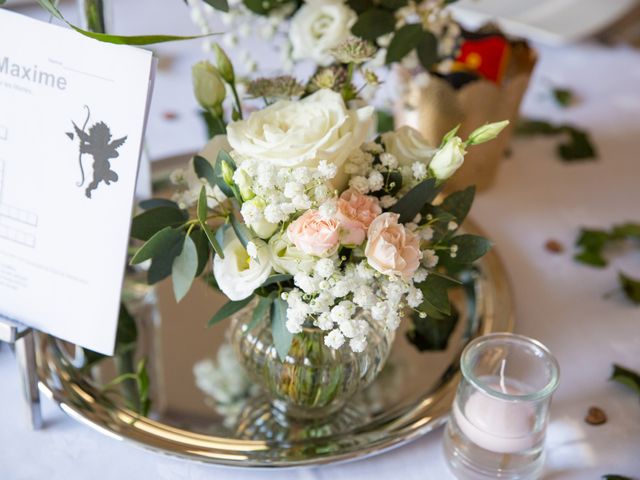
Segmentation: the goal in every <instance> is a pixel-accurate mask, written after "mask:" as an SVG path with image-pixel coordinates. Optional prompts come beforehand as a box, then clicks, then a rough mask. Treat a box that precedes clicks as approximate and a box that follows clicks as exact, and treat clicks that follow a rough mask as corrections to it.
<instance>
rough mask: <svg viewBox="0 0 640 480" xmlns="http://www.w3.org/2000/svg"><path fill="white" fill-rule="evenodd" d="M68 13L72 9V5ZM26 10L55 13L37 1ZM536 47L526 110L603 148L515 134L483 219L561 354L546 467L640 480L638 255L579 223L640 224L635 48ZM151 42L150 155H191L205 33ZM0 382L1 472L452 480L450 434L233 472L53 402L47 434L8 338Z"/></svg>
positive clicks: (126, 14) (531, 317)
mask: <svg viewBox="0 0 640 480" xmlns="http://www.w3.org/2000/svg"><path fill="white" fill-rule="evenodd" d="M9 3H11V0H10V2H9ZM63 8H64V11H65V12H66V13H67V14H68V15H69V18H74V14H75V9H74V5H73V4H63ZM114 8H115V17H116V19H117V22H116V23H117V32H118V33H174V34H188V33H194V32H195V27H193V25H192V24H191V23H190V21H189V16H188V10H187V9H186V7H185V6H184V3H183V2H181V1H179V0H165V1H164V2H157V0H156V1H153V0H136V1H135V2H126V1H124V0H116V1H114ZM19 11H22V12H24V13H27V14H29V15H34V16H38V17H40V18H46V17H45V15H44V14H43V13H42V12H41V11H40V10H39V9H38V8H37V7H34V6H25V7H20V9H19ZM625 28H627V29H629V25H628V23H627V24H626V27H625ZM631 30H633V29H631ZM636 31H637V30H636ZM615 37H616V36H615V34H614V35H612V36H609V38H615ZM536 48H538V50H539V53H540V62H539V64H538V66H537V68H536V71H535V75H534V78H533V81H532V85H531V87H530V89H529V92H528V94H527V97H526V99H525V102H524V104H523V108H522V114H523V115H524V116H527V117H533V118H542V119H546V120H550V121H555V122H570V123H573V124H576V125H578V126H580V127H582V128H585V129H587V130H589V131H590V132H591V136H592V139H593V140H594V142H595V145H596V147H597V150H598V159H597V160H596V161H584V162H576V163H572V164H568V163H563V162H562V161H561V160H560V159H558V158H557V157H556V154H555V145H556V143H557V140H556V139H553V138H545V137H540V138H529V139H524V138H517V139H516V140H515V142H514V143H513V145H512V147H513V149H512V150H513V151H512V155H511V156H510V158H508V159H506V160H505V161H504V164H503V165H502V167H501V170H500V172H499V176H498V179H497V182H496V184H495V186H494V187H493V188H492V189H491V190H490V191H488V192H486V193H482V194H481V195H479V197H478V199H477V203H476V204H475V206H474V210H473V211H472V215H473V217H474V218H475V220H476V221H477V222H478V223H479V224H480V225H482V226H483V228H484V229H485V231H486V232H488V233H489V235H490V237H491V238H492V239H493V240H494V242H495V245H496V249H497V251H498V253H499V254H500V255H501V257H502V259H503V261H504V263H505V265H506V268H507V271H508V273H509V275H510V277H511V280H512V285H513V289H514V292H515V297H516V322H517V323H516V331H517V332H519V333H523V334H525V335H529V336H532V337H534V338H537V339H539V340H541V341H542V342H543V343H545V344H546V345H547V346H548V347H549V348H550V349H551V350H552V352H553V353H554V354H555V355H556V356H557V357H558V360H559V362H560V367H561V384H560V388H559V389H558V391H557V393H556V395H555V397H554V403H553V408H552V414H551V425H550V429H549V435H548V441H547V468H546V474H545V477H544V478H546V479H576V480H578V479H579V480H584V479H597V478H600V476H601V475H604V474H613V473H616V474H621V475H627V476H632V477H633V476H635V477H636V478H640V455H639V453H640V402H639V399H638V396H637V395H636V394H634V393H633V392H631V391H630V390H629V389H625V388H623V387H621V386H619V385H618V384H615V383H613V382H611V381H609V380H608V377H609V375H610V373H611V365H612V363H614V362H615V363H619V364H622V365H626V366H628V367H629V368H633V369H636V370H640V307H637V306H634V305H632V304H631V303H630V302H629V301H627V300H626V299H625V298H624V297H623V295H622V294H620V293H614V294H613V295H611V296H609V297H608V298H604V294H606V293H607V292H610V291H612V290H614V289H615V288H616V286H617V272H618V270H620V269H624V271H625V272H626V273H628V274H629V275H632V276H634V277H640V252H638V251H635V252H633V251H632V252H627V253H625V254H623V255H619V256H617V257H616V259H615V260H614V261H612V264H611V265H610V266H609V267H608V268H607V269H604V270H599V269H593V268H589V267H587V266H584V265H581V264H578V263H576V262H574V261H573V260H572V255H573V243H574V241H575V238H576V236H577V234H578V231H579V229H580V228H581V227H583V226H587V227H595V228H608V227H609V226H610V225H612V224H614V223H620V222H624V221H636V222H637V221H640V186H639V180H640V161H639V153H638V152H640V88H639V87H638V86H639V85H640V52H638V51H637V50H635V49H633V48H632V47H629V46H625V45H623V44H619V45H613V46H611V45H609V46H606V45H603V44H602V43H597V42H595V41H587V42H582V43H577V44H564V45H558V46H543V45H536ZM154 49H155V50H156V51H157V52H158V54H159V56H160V57H161V68H160V70H159V73H158V77H157V81H156V87H155V92H154V98H153V102H152V105H151V111H150V117H149V125H148V130H147V144H148V145H147V150H148V153H149V156H150V158H151V159H152V160H153V159H161V158H166V157H171V156H180V155H184V154H188V153H189V152H193V151H195V150H197V149H198V148H199V147H201V145H202V144H203V141H204V140H205V132H204V127H203V125H202V123H201V121H200V119H199V117H198V115H197V105H196V102H195V100H193V98H192V93H191V81H190V70H191V65H192V64H193V63H195V62H196V61H198V60H201V59H203V58H205V57H206V56H207V54H206V53H205V52H203V50H202V49H201V46H200V42H199V41H190V42H184V43H173V44H164V45H160V46H158V47H155V48H154ZM552 86H561V87H567V88H570V89H571V90H572V91H573V92H575V94H576V96H577V97H578V99H579V102H578V104H577V105H575V106H572V107H571V108H567V109H561V108H559V107H558V106H557V105H556V103H555V102H554V101H553V99H552V98H551V94H550V90H551V88H552ZM0 108H1V107H0ZM551 239H553V240H557V241H558V242H560V243H561V244H562V245H564V247H565V251H564V252H563V253H560V254H553V253H551V252H549V251H547V250H546V249H545V243H546V242H547V241H548V240H551ZM0 382H1V385H2V387H1V388H0V478H1V479H3V480H4V479H7V480H19V479H25V480H26V479H29V480H31V479H34V478H47V479H48V480H58V479H60V480H63V479H64V480H74V479H85V478H87V477H93V478H97V479H100V480H111V479H118V480H120V479H122V478H139V479H147V478H149V479H151V478H153V479H189V480H196V479H205V478H216V479H219V480H224V479H232V478H233V479H237V478H242V479H254V478H261V479H266V478H271V479H278V480H288V479H291V480H294V479H295V480H306V479H317V480H322V479H329V478H330V479H332V480H341V479H359V478H363V479H365V478H366V479H378V478H380V479H382V478H385V479H386V478H403V479H406V480H413V479H416V480H417V479H424V478H434V479H435V478H437V479H445V478H452V477H451V475H450V474H449V473H448V471H447V467H446V465H445V462H444V457H443V454H442V449H441V436H442V433H441V430H438V431H436V432H434V433H431V434H429V435H427V436H425V437H423V438H421V439H419V440H417V441H415V442H413V443H411V444H409V445H406V446H404V447H401V448H398V449H396V450H393V451H390V452H387V453H385V454H382V455H379V456H376V457H372V458H369V459H364V460H361V461H358V462H354V463H349V464H344V465H337V466H328V467H322V468H311V469H297V470H289V471H255V470H243V471H238V470H232V469H228V468H222V467H212V466H205V465H199V464H195V463H188V462H186V461H183V460H178V459H173V458H169V457H163V456H161V455H158V454H155V453H152V452H147V451H145V450H143V449H141V448H137V447H134V446H132V445H129V444H126V443H123V442H118V441H116V440H114V439H112V438H108V437H106V436H103V435H101V434H100V433H98V432H95V431H93V430H91V429H89V428H87V427H86V426H84V425H82V424H80V423H78V422H76V421H74V420H72V419H70V418H68V417H67V416H66V415H65V414H64V413H63V412H61V411H60V410H59V409H58V408H57V407H55V406H54V404H53V403H52V402H50V401H49V400H47V399H44V400H43V402H44V405H43V407H44V419H45V428H44V430H42V431H38V432H32V431H29V430H28V429H27V428H26V426H25V422H24V421H23V417H22V415H21V413H22V408H23V406H22V405H21V399H22V397H21V395H20V393H21V392H20V391H19V382H18V373H17V371H16V367H15V362H14V360H13V358H12V355H11V353H10V351H9V349H8V348H6V346H2V348H0ZM592 405H595V406H598V407H600V408H602V409H603V410H604V411H605V412H606V413H607V416H608V418H609V419H608V421H607V423H606V424H604V425H601V426H597V427H595V426H590V425H587V424H586V423H585V422H584V416H585V415H586V412H587V409H588V408H589V407H590V406H592Z"/></svg>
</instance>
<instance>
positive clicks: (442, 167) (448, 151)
mask: <svg viewBox="0 0 640 480" xmlns="http://www.w3.org/2000/svg"><path fill="white" fill-rule="evenodd" d="M466 153H467V151H466V150H465V143H464V142H463V141H462V139H461V138H460V137H451V138H450V139H449V140H447V143H445V144H444V146H443V147H442V148H441V149H440V150H438V151H437V152H436V154H435V156H434V157H433V160H431V163H429V171H430V172H431V174H432V175H433V176H434V177H436V178H437V179H438V180H446V179H447V178H449V177H450V176H451V175H453V174H454V173H455V171H456V170H458V168H460V167H461V166H462V163H463V162H464V155H465V154H466Z"/></svg>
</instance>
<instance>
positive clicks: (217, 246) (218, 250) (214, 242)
mask: <svg viewBox="0 0 640 480" xmlns="http://www.w3.org/2000/svg"><path fill="white" fill-rule="evenodd" d="M200 228H202V231H203V232H204V234H205V235H206V236H207V240H209V244H210V245H211V247H213V250H214V251H215V252H216V253H217V254H218V256H219V257H220V258H224V251H223V250H222V246H220V244H219V243H218V240H217V239H216V235H215V234H214V233H213V232H212V231H211V229H210V228H209V226H208V225H207V224H206V223H201V224H200Z"/></svg>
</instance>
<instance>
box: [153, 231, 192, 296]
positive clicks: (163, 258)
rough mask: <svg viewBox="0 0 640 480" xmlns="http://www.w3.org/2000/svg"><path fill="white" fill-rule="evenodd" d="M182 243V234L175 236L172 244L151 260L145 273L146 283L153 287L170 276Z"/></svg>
mask: <svg viewBox="0 0 640 480" xmlns="http://www.w3.org/2000/svg"><path fill="white" fill-rule="evenodd" d="M183 243H184V233H183V232H180V235H178V236H176V237H175V239H174V242H173V244H171V245H170V246H168V248H166V249H164V250H162V251H161V252H159V253H158V254H157V255H155V256H154V257H153V258H152V259H151V266H150V267H149V270H148V271H147V283H148V284H149V285H155V284H156V283H158V282H160V281H162V280H164V279H165V278H167V277H168V276H169V275H171V270H172V269H173V261H174V260H175V258H176V257H177V256H178V255H180V252H181V251H182V244H183Z"/></svg>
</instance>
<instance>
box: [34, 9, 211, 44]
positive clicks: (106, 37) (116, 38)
mask: <svg viewBox="0 0 640 480" xmlns="http://www.w3.org/2000/svg"><path fill="white" fill-rule="evenodd" d="M38 3H39V4H40V6H42V8H44V9H45V10H47V11H48V12H49V13H50V14H51V15H53V16H54V17H55V18H57V19H58V20H62V21H63V22H64V23H66V24H67V25H68V26H69V27H71V28H72V29H73V30H75V31H76V32H78V33H81V34H82V35H84V36H86V37H89V38H93V39H94V40H99V41H101V42H105V43H115V44H119V45H152V44H154V43H163V42H172V41H174V40H192V39H195V38H203V37H209V36H211V35H217V34H216V33H209V34H205V35H192V36H177V35H135V36H126V35H110V34H106V33H96V32H89V31H87V30H83V29H82V28H80V27H77V26H75V25H73V24H72V23H70V22H68V21H67V20H66V19H65V18H64V17H63V16H62V14H61V13H60V11H59V10H58V9H57V8H56V6H55V5H54V3H53V2H52V1H50V0H38Z"/></svg>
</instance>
